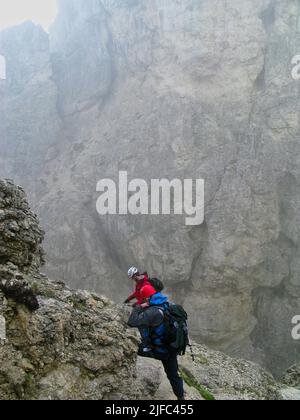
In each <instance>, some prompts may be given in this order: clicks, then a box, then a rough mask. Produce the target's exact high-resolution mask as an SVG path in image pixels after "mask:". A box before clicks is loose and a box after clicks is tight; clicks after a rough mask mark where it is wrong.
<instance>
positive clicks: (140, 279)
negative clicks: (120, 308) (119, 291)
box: [124, 267, 150, 306]
mask: <svg viewBox="0 0 300 420" xmlns="http://www.w3.org/2000/svg"><path fill="white" fill-rule="evenodd" d="M128 277H129V278H130V279H132V280H134V281H135V283H136V286H135V291H134V293H133V294H132V295H130V296H129V297H128V298H127V299H126V300H125V302H124V303H126V304H127V303H129V302H131V301H132V300H133V299H136V300H137V302H135V303H134V304H133V305H132V306H137V305H141V304H142V303H143V299H144V298H143V295H142V293H141V291H142V288H143V287H144V286H146V285H149V286H150V283H149V276H148V274H147V273H146V272H145V273H143V274H140V273H139V270H138V269H137V268H136V267H131V268H130V269H129V270H128Z"/></svg>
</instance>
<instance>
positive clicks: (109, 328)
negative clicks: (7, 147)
mask: <svg viewBox="0 0 300 420" xmlns="http://www.w3.org/2000/svg"><path fill="white" fill-rule="evenodd" d="M0 215H1V219H0V315H1V319H2V323H1V332H2V334H1V336H0V337H1V339H0V366H1V367H0V400H3V399H111V398H117V399H128V398H131V399H136V398H141V397H142V395H143V392H144V393H145V396H147V392H146V390H143V389H142V388H141V387H140V388H136V387H135V386H134V384H135V381H136V378H135V362H136V348H137V344H136V338H135V335H134V334H133V333H132V332H131V331H129V330H128V329H127V328H126V326H125V323H124V321H123V320H122V316H121V312H120V309H119V308H118V307H117V306H116V305H114V304H113V303H112V302H111V301H110V300H108V299H107V298H104V297H100V296H97V295H94V294H91V293H88V292H83V291H77V292H75V291H72V290H70V289H68V288H66V287H65V286H64V285H63V284H62V283H55V282H51V281H49V280H48V279H47V278H46V277H45V276H43V275H41V274H40V273H39V271H38V269H39V263H40V261H41V256H42V252H41V240H42V237H43V233H42V231H41V229H40V228H39V223H38V221H37V218H36V216H35V215H34V214H33V213H32V212H31V211H30V209H29V206H28V204H27V201H26V199H25V195H24V192H23V190H22V189H21V188H17V187H15V186H14V185H13V184H12V183H10V182H9V181H0ZM25 282H26V285H25ZM7 284H8V286H9V285H11V287H13V286H14V288H16V287H17V286H18V287H19V289H22V290H23V295H24V289H25V291H26V293H27V296H28V294H29V293H31V295H32V296H35V298H37V299H38V307H32V306H31V305H30V302H28V300H20V299H19V295H18V296H17V297H16V296H13V295H11V293H7V292H8V291H10V290H8V286H7ZM4 286H5V287H4ZM32 310H34V311H32ZM3 320H4V322H3ZM4 331H5V332H6V334H3V332H4Z"/></svg>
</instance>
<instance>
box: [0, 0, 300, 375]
mask: <svg viewBox="0 0 300 420" xmlns="http://www.w3.org/2000/svg"><path fill="white" fill-rule="evenodd" d="M299 10H300V9H299V2H298V0H281V1H277V0H228V1H226V2H225V1H219V0H197V1H195V0H155V1H151V2H149V1H148V0H139V1H134V0H121V1H118V0H61V1H60V2H59V15H58V17H57V20H56V22H55V23H54V25H53V26H52V28H51V30H50V34H49V36H48V35H47V34H46V33H45V32H44V31H43V30H42V29H41V28H40V27H37V26H35V25H33V24H31V23H26V24H24V25H21V26H20V27H17V28H12V29H9V30H7V31H5V32H4V33H2V34H1V35H0V54H2V55H4V56H5V58H6V61H7V80H6V83H5V86H3V83H1V90H0V95H1V101H0V112H1V116H3V117H1V120H0V147H1V156H0V176H1V175H2V176H9V177H13V178H14V179H16V180H17V182H22V185H24V186H25V187H26V189H28V191H29V193H30V196H31V198H32V200H33V203H34V205H35V208H36V209H37V211H38V213H39V215H40V217H41V218H42V221H43V226H44V227H45V230H46V242H45V247H46V250H47V253H48V256H49V259H48V261H49V262H48V264H47V268H46V271H47V273H48V274H49V275H51V276H52V277H53V278H62V279H63V280H64V281H66V282H67V283H68V284H70V285H72V286H75V287H84V288H88V289H90V290H96V291H98V292H100V293H105V294H107V295H108V296H109V297H111V298H114V299H115V300H118V301H120V300H121V299H123V297H124V296H126V294H127V293H128V291H129V287H130V285H129V283H128V284H127V283H126V280H124V278H125V276H124V273H126V269H127V268H128V266H129V265H132V264H137V265H138V266H141V267H144V268H145V269H147V270H149V272H151V273H153V274H157V275H160V276H161V277H162V278H163V280H164V281H165V283H166V284H167V286H168V291H169V293H170V294H172V295H173V297H174V298H176V300H177V301H180V302H181V303H183V304H184V306H185V307H186V308H187V309H188V310H189V311H190V313H191V318H192V319H191V329H192V335H193V337H195V338H196V339H198V340H201V341H202V342H205V343H207V344H209V345H210V346H213V347H215V348H218V349H221V350H224V351H226V352H228V353H230V354H233V355H239V356H243V357H246V358H249V359H252V360H255V361H259V362H260V363H262V364H263V365H265V366H267V367H268V368H269V369H270V370H272V372H274V373H276V374H280V373H282V371H283V370H285V369H286V368H287V367H288V366H289V365H291V364H292V363H295V362H298V361H299V353H300V342H299V341H298V342H297V341H295V340H293V339H292V338H291V328H292V326H291V320H292V318H293V316H295V315H297V314H298V313H299V311H300V307H299V296H300V285H299V275H300V266H299V256H300V255H299V252H300V247H299V245H300V242H299V237H300V236H299V223H298V219H299V210H300V189H299V181H298V180H299V175H300V174H299V171H300V169H299V163H298V162H299V159H300V157H299V154H300V149H299V141H298V139H299V103H300V102H299V89H298V83H299V82H297V81H295V80H294V79H293V78H292V74H291V72H292V65H291V61H292V58H293V57H294V56H295V55H297V54H299V41H300V33H299V28H300V27H299ZM119 170H127V171H128V173H129V177H131V178H142V179H145V180H147V181H148V180H150V179H151V178H164V177H166V178H169V179H173V178H181V179H183V178H204V179H205V181H206V208H205V223H204V224H203V225H202V226H199V227H194V228H191V227H186V226H185V225H184V222H183V220H182V218H180V217H168V218H165V217H158V216H153V217H142V216H134V217H133V216H122V217H119V216H116V217H107V218H100V217H99V216H98V214H97V213H96V209H95V203H96V199H97V194H96V192H95V188H96V183H97V181H98V180H99V179H101V178H106V177H109V178H113V179H115V178H117V175H118V171H119Z"/></svg>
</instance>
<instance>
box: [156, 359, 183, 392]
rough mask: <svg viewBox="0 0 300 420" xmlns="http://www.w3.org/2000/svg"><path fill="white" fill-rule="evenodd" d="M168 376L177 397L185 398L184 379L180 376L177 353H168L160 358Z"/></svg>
mask: <svg viewBox="0 0 300 420" xmlns="http://www.w3.org/2000/svg"><path fill="white" fill-rule="evenodd" d="M160 360H161V362H162V364H163V366H164V369H165V372H166V374H167V377H168V379H169V381H170V384H171V386H172V389H173V392H174V394H175V395H176V397H177V398H180V399H182V398H184V389H183V380H182V378H181V377H180V376H179V372H178V371H179V368H178V360H177V354H176V353H168V355H166V356H163V357H161V358H160Z"/></svg>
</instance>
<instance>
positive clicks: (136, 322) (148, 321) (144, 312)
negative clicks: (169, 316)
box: [128, 306, 164, 328]
mask: <svg viewBox="0 0 300 420" xmlns="http://www.w3.org/2000/svg"><path fill="white" fill-rule="evenodd" d="M163 321H164V313H163V310H162V309H160V308H157V307H155V306H150V308H147V309H143V308H140V307H137V308H134V310H133V311H132V314H131V315H130V318H129V320H128V325H129V327H132V328H156V327H158V326H159V325H160V324H162V323H163Z"/></svg>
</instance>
